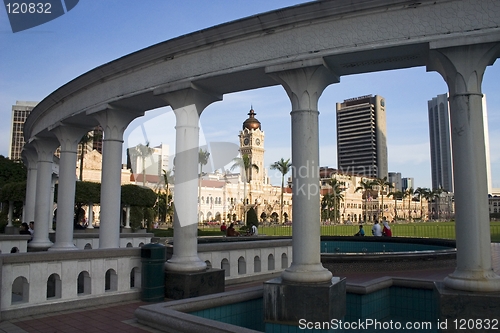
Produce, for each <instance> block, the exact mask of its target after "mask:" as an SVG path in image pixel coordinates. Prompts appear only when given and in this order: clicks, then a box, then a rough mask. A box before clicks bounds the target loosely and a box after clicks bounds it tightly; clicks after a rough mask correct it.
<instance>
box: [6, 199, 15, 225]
mask: <svg viewBox="0 0 500 333" xmlns="http://www.w3.org/2000/svg"><path fill="white" fill-rule="evenodd" d="M13 214H14V201H9V212H8V213H7V227H13V225H12V216H13Z"/></svg>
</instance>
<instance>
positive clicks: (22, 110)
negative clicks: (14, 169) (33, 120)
mask: <svg viewBox="0 0 500 333" xmlns="http://www.w3.org/2000/svg"><path fill="white" fill-rule="evenodd" d="M37 104H38V102H25V101H16V105H12V120H11V134H10V144H9V159H11V160H20V159H21V152H22V150H23V147H24V143H25V142H24V135H23V126H24V122H25V121H26V118H28V116H29V114H30V113H31V110H33V108H34V107H35V106H36V105H37Z"/></svg>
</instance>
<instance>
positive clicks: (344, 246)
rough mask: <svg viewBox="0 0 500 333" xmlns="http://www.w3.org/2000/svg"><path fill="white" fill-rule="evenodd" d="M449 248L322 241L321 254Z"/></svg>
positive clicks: (386, 243) (387, 243)
mask: <svg viewBox="0 0 500 333" xmlns="http://www.w3.org/2000/svg"><path fill="white" fill-rule="evenodd" d="M450 249H451V247H448V246H440V245H428V244H412V243H391V242H362V241H361V242H350V241H322V242H321V252H322V253H380V252H382V253H384V252H414V251H440V250H441V251H442V250H450Z"/></svg>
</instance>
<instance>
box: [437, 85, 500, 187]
mask: <svg viewBox="0 0 500 333" xmlns="http://www.w3.org/2000/svg"><path fill="white" fill-rule="evenodd" d="M427 105H428V109H429V136H430V145H431V176H432V189H433V190H434V189H437V188H442V189H443V190H446V191H448V192H453V155H452V152H451V124H450V107H449V102H448V94H441V95H438V96H437V97H433V98H432V100H430V101H428V102H427ZM483 125H484V148H485V152H486V177H487V181H488V193H491V192H492V189H491V170H490V144H489V135H488V111H487V108H486V95H484V96H483Z"/></svg>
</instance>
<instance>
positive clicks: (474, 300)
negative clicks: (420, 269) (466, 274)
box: [434, 282, 500, 333]
mask: <svg viewBox="0 0 500 333" xmlns="http://www.w3.org/2000/svg"><path fill="white" fill-rule="evenodd" d="M434 289H435V291H436V294H437V297H438V309H439V318H440V319H439V321H440V323H441V325H444V324H446V326H447V327H446V330H443V332H447V333H448V332H450V333H451V332H464V330H465V331H467V332H484V331H485V329H484V326H483V328H482V329H477V330H474V329H473V328H474V327H476V326H474V325H473V326H471V327H472V329H471V327H468V326H467V325H468V324H470V323H468V320H471V321H472V320H474V321H476V319H482V323H483V325H484V324H485V323H486V321H485V320H486V319H489V323H490V326H494V325H495V324H494V322H492V320H494V319H498V318H500V292H491V293H490V292H473V291H462V290H456V289H451V288H447V287H446V286H445V284H444V283H443V282H434ZM462 325H463V326H462ZM497 326H498V325H497ZM461 327H462V328H461ZM441 328H442V329H444V327H441Z"/></svg>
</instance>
